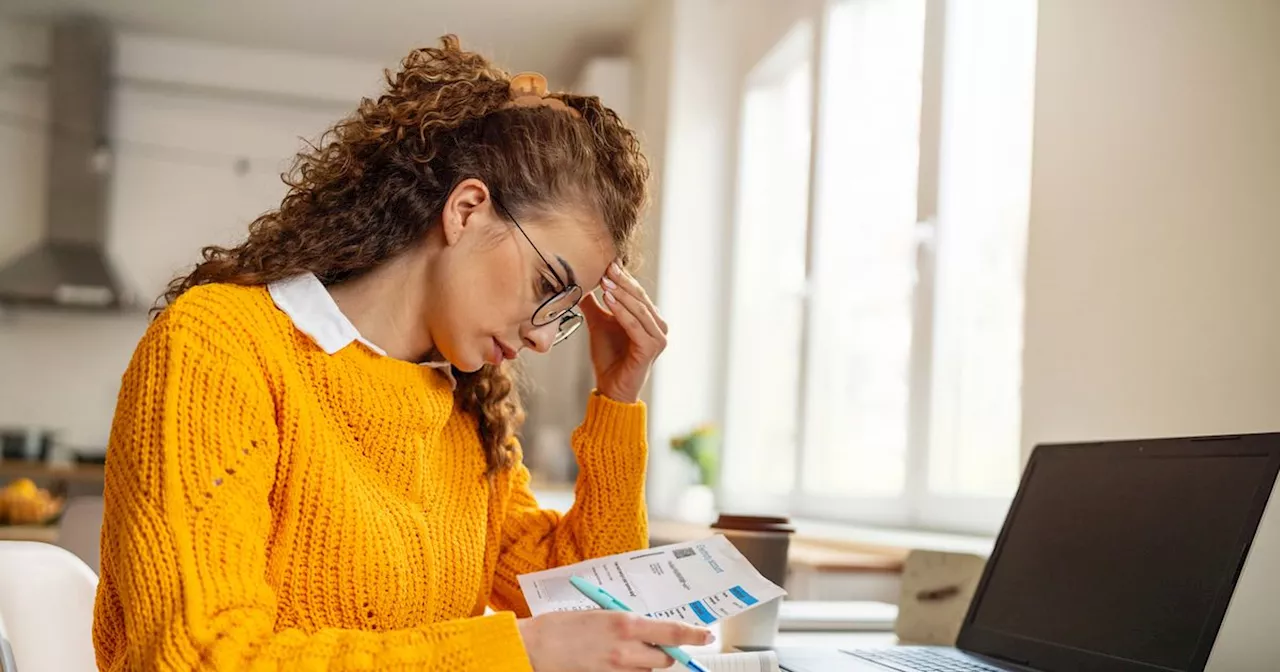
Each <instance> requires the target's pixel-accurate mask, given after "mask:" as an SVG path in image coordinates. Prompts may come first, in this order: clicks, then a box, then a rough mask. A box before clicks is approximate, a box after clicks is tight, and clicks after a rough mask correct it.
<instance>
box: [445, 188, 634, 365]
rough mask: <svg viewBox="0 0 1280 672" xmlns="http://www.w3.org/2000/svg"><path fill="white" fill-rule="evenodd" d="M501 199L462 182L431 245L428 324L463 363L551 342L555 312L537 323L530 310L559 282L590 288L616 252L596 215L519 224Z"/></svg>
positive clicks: (556, 214)
mask: <svg viewBox="0 0 1280 672" xmlns="http://www.w3.org/2000/svg"><path fill="white" fill-rule="evenodd" d="M502 205H505V204H499V203H496V202H495V201H494V199H493V195H492V194H491V193H490V192H489V190H488V188H487V187H486V186H485V185H484V183H483V182H480V181H479V180H465V181H463V182H462V183H461V184H459V185H458V186H457V187H456V188H454V191H453V193H452V195H451V196H450V198H449V200H448V201H447V202H446V204H445V211H444V213H443V222H442V224H443V226H441V227H437V229H436V231H437V232H438V233H436V234H435V235H436V237H437V239H436V240H433V241H431V244H430V245H429V248H431V249H432V251H433V255H432V256H433V260H432V264H431V270H430V273H431V279H430V281H431V286H432V288H433V290H432V293H431V297H432V298H431V305H430V306H428V307H427V311H426V315H425V319H426V320H427V325H426V326H427V329H428V331H429V333H430V334H431V338H432V343H433V344H434V345H435V347H436V349H437V350H439V351H440V354H442V355H444V357H445V359H447V360H449V362H450V363H452V364H453V365H454V366H456V367H458V368H459V369H460V370H462V371H475V370H478V369H479V368H480V367H482V366H483V365H484V364H499V363H501V362H502V361H503V360H504V359H512V358H514V357H515V356H516V354H518V353H519V352H520V351H521V350H523V349H524V348H532V349H534V350H536V351H538V352H546V351H548V350H550V349H551V345H552V343H553V342H554V341H555V337H556V333H557V331H558V328H559V321H558V320H553V321H551V323H550V324H547V325H543V326H540V327H535V326H534V324H533V315H534V312H535V311H537V310H538V307H539V306H541V305H542V304H543V303H544V302H545V301H547V299H550V298H551V297H552V296H554V295H556V294H557V293H558V292H560V291H561V290H562V289H564V287H565V283H568V284H570V285H577V286H578V287H580V288H581V289H582V292H581V294H585V293H587V292H590V291H591V290H593V289H595V288H596V286H598V285H599V284H600V279H601V278H602V277H603V276H604V273H605V270H606V269H607V268H608V265H609V263H610V262H612V261H613V258H614V251H613V245H612V243H611V242H610V240H609V236H608V235H607V233H606V231H605V229H604V225H603V223H601V222H600V221H599V220H597V219H594V218H588V217H586V216H584V215H583V214H582V213H580V212H578V209H576V208H574V209H564V210H561V211H550V212H544V213H540V214H539V215H537V216H533V215H525V216H524V217H522V218H521V219H520V220H519V227H520V228H517V225H516V224H514V223H512V220H511V219H508V218H507V217H506V216H505V215H506V211H505V210H503V209H502V207H501V206H502ZM521 230H523V231H524V234H523V235H522V234H521ZM526 235H527V236H528V237H527V238H526ZM539 252H540V253H541V256H540V255H539ZM544 258H545V260H544ZM578 337H581V335H579V336H578Z"/></svg>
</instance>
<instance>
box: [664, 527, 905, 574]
mask: <svg viewBox="0 0 1280 672" xmlns="http://www.w3.org/2000/svg"><path fill="white" fill-rule="evenodd" d="M711 534H714V532H713V531H712V529H711V528H710V527H708V526H706V525H699V524H697V523H684V522H677V521H666V520H654V521H650V522H649V537H650V538H651V539H653V540H654V542H655V543H664V544H665V543H672V544H674V543H678V542H681V541H693V540H695V539H702V538H704V537H707V536H710V535H711ZM908 550H909V549H905V548H891V547H888V546H874V545H870V544H855V543H849V542H840V541H833V540H830V539H818V538H813V537H806V536H804V535H800V534H797V535H796V536H795V537H793V538H792V539H791V547H790V551H789V553H788V554H787V559H788V562H789V563H790V564H791V565H792V566H793V567H801V568H805V569H810V570H814V571H821V572H837V573H884V574H900V573H901V572H902V564H903V562H904V561H906V559H907V552H908Z"/></svg>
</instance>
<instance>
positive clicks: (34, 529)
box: [0, 525, 58, 544]
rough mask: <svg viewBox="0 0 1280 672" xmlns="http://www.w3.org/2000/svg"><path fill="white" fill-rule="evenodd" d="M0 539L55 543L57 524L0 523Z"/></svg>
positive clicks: (56, 539)
mask: <svg viewBox="0 0 1280 672" xmlns="http://www.w3.org/2000/svg"><path fill="white" fill-rule="evenodd" d="M0 541H43V542H45V543H47V544H53V543H57V541H58V526H57V525H0Z"/></svg>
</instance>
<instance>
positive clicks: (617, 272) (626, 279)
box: [600, 263, 667, 334]
mask: <svg viewBox="0 0 1280 672" xmlns="http://www.w3.org/2000/svg"><path fill="white" fill-rule="evenodd" d="M600 282H601V284H603V285H604V286H605V288H606V289H624V290H626V293H629V294H632V295H634V296H635V297H636V298H638V299H639V300H640V301H641V303H643V304H645V306H646V307H647V308H648V309H649V311H650V312H651V313H653V317H654V320H655V322H656V323H657V324H658V327H659V328H660V329H661V330H662V333H664V334H665V333H667V322H666V320H664V319H662V313H661V311H659V310H658V307H657V306H656V305H654V303H653V299H650V298H649V293H648V292H646V291H645V289H644V285H641V284H640V281H639V280H636V277H635V276H634V275H631V274H630V273H628V272H627V271H626V270H625V269H623V268H621V267H620V266H618V265H617V264H616V263H614V264H610V265H609V271H608V274H607V275H606V276H605V277H604V278H603V279H602V280H601V281H600Z"/></svg>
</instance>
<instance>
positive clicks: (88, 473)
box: [0, 460, 103, 483]
mask: <svg viewBox="0 0 1280 672" xmlns="http://www.w3.org/2000/svg"><path fill="white" fill-rule="evenodd" d="M102 475H103V466H102V465H101V464H79V463H73V464H50V463H48V462H28V461H25V460H0V480H2V481H8V480H13V479H15V478H30V479H55V480H60V481H75V482H78V483H94V482H97V483H101V482H102Z"/></svg>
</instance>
